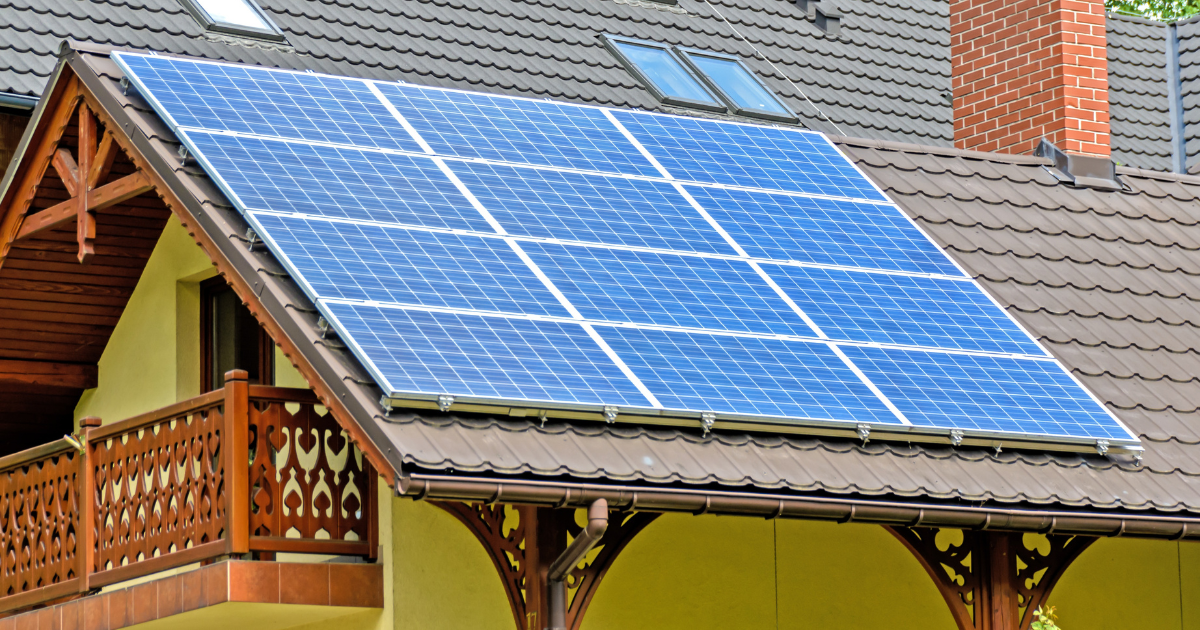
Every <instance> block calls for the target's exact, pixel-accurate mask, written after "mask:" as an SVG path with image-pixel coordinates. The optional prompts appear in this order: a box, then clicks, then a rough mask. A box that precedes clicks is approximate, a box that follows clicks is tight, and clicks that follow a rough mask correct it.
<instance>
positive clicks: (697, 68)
mask: <svg viewBox="0 0 1200 630" xmlns="http://www.w3.org/2000/svg"><path fill="white" fill-rule="evenodd" d="M601 37H602V39H603V40H604V43H605V45H606V46H608V48H609V50H610V51H611V52H612V53H613V54H614V55H616V57H617V59H619V60H621V62H622V64H624V66H625V68H626V69H627V70H629V72H630V73H631V74H633V75H634V76H635V77H637V78H638V79H639V80H641V81H642V83H643V84H645V85H646V86H647V87H648V88H649V89H650V92H651V93H652V94H654V96H655V97H656V98H658V99H659V100H660V101H662V102H664V103H667V104H669V105H683V106H685V107H695V108H698V109H707V110H713V111H721V112H724V111H730V112H732V113H734V114H738V115H742V116H754V117H756V118H767V119H770V120H779V121H784V122H794V121H795V120H796V115H795V114H794V113H792V111H791V110H790V109H788V107H787V106H786V105H784V104H783V102H782V101H780V100H779V97H777V96H776V95H775V94H774V93H772V92H771V91H770V90H768V89H767V87H766V86H764V85H763V84H762V82H761V81H759V80H758V78H757V77H755V76H754V74H753V73H751V72H750V70H748V69H747V68H746V66H745V64H743V63H742V60H741V59H739V58H738V57H736V56H734V55H725V54H722V53H714V52H709V51H705V50H696V49H694V48H683V47H680V46H667V45H665V44H658V43H655V42H646V41H642V40H637V39H629V38H627V37H617V36H613V35H602V36H601Z"/></svg>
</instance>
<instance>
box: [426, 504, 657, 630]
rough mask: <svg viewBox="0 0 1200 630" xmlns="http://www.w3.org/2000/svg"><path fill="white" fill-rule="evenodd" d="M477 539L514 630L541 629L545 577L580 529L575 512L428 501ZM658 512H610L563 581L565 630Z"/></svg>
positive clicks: (576, 625) (571, 627)
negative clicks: (600, 535) (498, 584)
mask: <svg viewBox="0 0 1200 630" xmlns="http://www.w3.org/2000/svg"><path fill="white" fill-rule="evenodd" d="M431 503H433V504H434V505H436V506H438V507H440V508H441V509H443V510H445V511H447V512H449V513H450V514H452V515H454V517H455V518H457V519H458V520H459V521H461V522H462V523H463V524H464V525H466V526H467V528H468V529H470V530H471V533H473V534H475V538H476V539H478V540H479V542H480V543H481V544H482V545H483V547H484V548H485V549H486V550H487V552H488V556H489V557H491V559H492V564H493V565H495V567H496V571H497V573H499V575H500V581H501V582H502V583H503V584H504V591H505V593H506V594H507V595H508V602H509V606H510V607H511V608H512V612H513V620H514V621H515V622H516V625H517V629H518V630H543V626H544V625H545V623H546V619H547V609H548V603H547V602H546V573H547V571H548V570H549V568H550V564H551V563H553V562H554V560H555V558H557V557H558V556H559V554H561V553H562V552H563V550H565V549H566V548H567V545H568V544H570V541H571V539H573V538H574V537H575V536H576V535H578V534H579V532H580V531H581V530H582V526H580V525H579V524H578V523H577V522H576V510H571V509H556V508H544V507H534V506H527V505H522V506H514V505H503V504H482V503H460V502H456V501H431ZM657 517H658V514H656V513H649V512H620V511H618V512H612V513H611V514H610V515H609V525H608V530H607V531H606V532H605V534H604V537H603V538H601V539H600V543H599V544H598V545H597V546H596V550H594V551H593V552H592V553H591V554H589V555H591V556H592V559H591V560H590V561H585V562H584V563H583V564H582V565H581V566H577V567H575V569H574V570H573V571H571V573H570V575H569V576H568V578H567V628H568V629H569V630H577V629H578V628H579V626H580V624H581V623H582V622H583V615H584V614H585V613H586V612H587V607H588V604H590V603H591V601H592V598H593V597H594V596H595V594H596V590H597V589H598V588H599V587H600V582H601V580H603V579H604V575H605V573H606V572H607V571H608V568H609V567H610V566H612V563H613V561H614V560H615V559H616V557H617V555H618V554H620V553H621V550H622V549H624V548H625V545H627V544H628V543H629V541H630V540H632V539H633V537H634V536H636V535H637V533H638V532H640V531H642V529H644V528H645V527H646V526H647V525H649V524H650V523H651V522H652V521H654V519H655V518H657Z"/></svg>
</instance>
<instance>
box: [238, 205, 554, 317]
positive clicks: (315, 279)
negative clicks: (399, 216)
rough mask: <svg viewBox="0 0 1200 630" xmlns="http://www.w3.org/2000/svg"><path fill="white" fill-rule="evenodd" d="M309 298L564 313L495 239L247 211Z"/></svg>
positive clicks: (551, 313)
mask: <svg viewBox="0 0 1200 630" xmlns="http://www.w3.org/2000/svg"><path fill="white" fill-rule="evenodd" d="M254 218H255V220H257V221H258V223H259V225H260V226H261V227H262V228H263V231H264V233H265V234H267V235H268V236H269V238H270V239H271V240H272V241H274V243H275V245H276V246H277V247H278V249H279V251H280V252H281V253H282V254H283V256H284V257H285V258H286V259H287V260H288V261H290V262H291V264H292V266H293V267H295V269H296V270H297V271H298V272H299V273H300V276H301V277H302V278H304V280H305V282H307V283H308V285H309V287H310V288H311V291H312V292H313V293H314V294H315V295H313V297H314V298H335V299H345V300H368V301H374V302H393V303H397V304H408V305H418V306H429V307H437V308H454V309H474V310H487V311H501V312H507V313H522V314H526V315H549V316H555V317H570V316H571V313H570V312H568V311H567V309H565V308H564V307H563V306H562V304H561V303H559V301H558V299H557V298H555V297H554V294H553V293H551V292H550V290H549V289H547V288H546V285H545V284H543V283H542V281H541V280H539V279H538V278H537V276H536V275H535V274H534V273H533V270H532V269H530V268H529V266H528V265H526V264H525V263H524V262H523V261H522V260H521V259H520V258H519V257H518V256H517V254H516V252H514V251H513V249H512V247H510V246H509V244H508V243H506V242H504V241H503V240H501V239H498V238H483V237H479V236H470V235H461V234H448V233H444V232H443V233H438V232H423V231H419V230H406V229H404V228H400V227H381V226H375V225H359V224H354V223H344V222H330V221H322V220H319V219H308V218H305V217H280V216H275V215H268V214H257V215H254Z"/></svg>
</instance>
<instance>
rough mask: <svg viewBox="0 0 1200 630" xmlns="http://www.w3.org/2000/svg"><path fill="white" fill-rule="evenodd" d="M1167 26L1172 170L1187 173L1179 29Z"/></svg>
mask: <svg viewBox="0 0 1200 630" xmlns="http://www.w3.org/2000/svg"><path fill="white" fill-rule="evenodd" d="M1166 28H1167V109H1168V112H1169V115H1170V119H1171V170H1172V171H1173V172H1175V173H1185V174H1186V173H1187V140H1186V138H1184V137H1183V130H1184V123H1183V83H1182V80H1181V79H1180V77H1179V30H1178V29H1177V28H1176V26H1175V24H1168V25H1167V26H1166Z"/></svg>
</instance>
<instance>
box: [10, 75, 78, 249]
mask: <svg viewBox="0 0 1200 630" xmlns="http://www.w3.org/2000/svg"><path fill="white" fill-rule="evenodd" d="M43 98H45V99H47V102H48V106H47V110H46V113H45V114H43V116H44V118H43V119H40V120H39V121H38V122H37V123H36V124H38V126H41V124H42V121H43V120H44V121H45V131H44V132H43V133H42V134H41V136H40V137H37V136H35V138H36V139H35V140H34V141H33V142H31V143H30V145H29V147H28V148H26V150H25V152H24V153H22V154H21V157H20V164H19V165H18V164H14V165H13V168H14V169H18V168H19V169H20V171H21V174H20V175H19V176H18V178H14V180H13V186H12V188H11V189H10V190H11V193H10V194H11V195H12V196H11V197H9V203H8V205H7V206H6V207H0V213H2V214H0V265H3V264H4V259H5V258H7V257H8V250H9V249H10V248H11V247H12V242H13V241H14V240H16V237H17V232H18V231H19V230H20V227H21V221H22V220H23V219H24V218H25V213H26V212H28V211H29V206H30V205H31V204H32V203H33V198H34V197H35V196H36V195H37V191H38V187H39V186H40V185H41V183H42V179H43V178H44V177H45V176H46V170H47V169H49V168H50V162H51V161H52V160H53V159H54V153H55V151H56V149H57V148H58V143H59V141H61V140H62V135H63V133H64V132H65V131H66V129H67V126H68V125H70V123H71V116H72V115H73V114H74V113H75V109H76V106H78V105H79V102H80V101H81V100H83V94H82V93H81V92H80V89H79V78H78V77H76V76H75V75H74V74H70V75H67V76H64V77H63V78H62V79H60V80H59V81H58V82H56V83H55V85H54V86H53V87H52V88H51V91H50V93H49V94H47V95H46V96H44V97H43ZM50 103H52V104H50ZM2 201H3V200H0V202H2Z"/></svg>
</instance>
